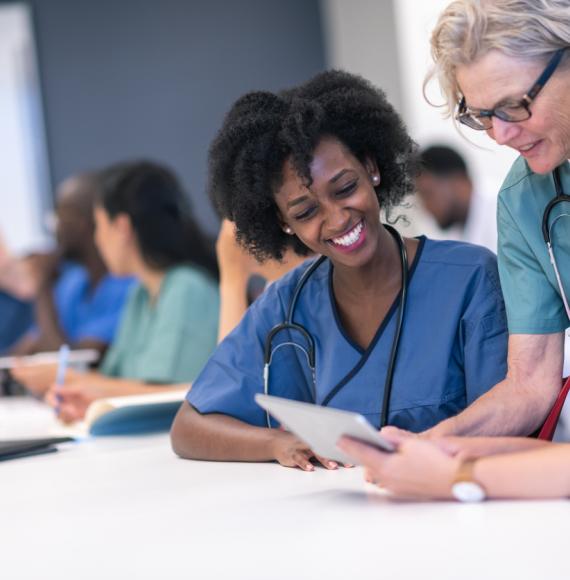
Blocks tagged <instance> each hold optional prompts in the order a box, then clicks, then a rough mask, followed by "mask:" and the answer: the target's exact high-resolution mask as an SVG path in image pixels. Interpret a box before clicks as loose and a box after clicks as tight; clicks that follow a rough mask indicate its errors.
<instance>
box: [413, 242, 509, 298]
mask: <svg viewBox="0 0 570 580" xmlns="http://www.w3.org/2000/svg"><path fill="white" fill-rule="evenodd" d="M422 259H423V261H424V263H425V264H426V265H427V266H428V268H426V270H427V271H428V272H429V276H430V280H437V281H438V282H439V283H441V284H443V285H444V286H447V285H448V284H449V282H450V280H455V283H456V284H457V285H458V286H456V290H458V289H459V288H460V287H463V288H464V289H465V291H468V289H469V288H471V289H473V288H480V287H484V288H486V292H487V293H488V294H489V298H491V297H492V296H493V297H495V298H496V297H501V296H502V294H501V283H500V280H499V271H498V266H497V256H496V255H495V254H494V253H493V252H492V251H491V250H489V249H488V248H484V247H483V246H477V245H475V244H471V243H468V242H457V241H450V240H442V241H440V240H426V243H425V247H424V253H423V255H422ZM500 300H502V298H500Z"/></svg>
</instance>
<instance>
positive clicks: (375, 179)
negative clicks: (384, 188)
mask: <svg viewBox="0 0 570 580" xmlns="http://www.w3.org/2000/svg"><path fill="white" fill-rule="evenodd" d="M363 165H364V169H366V172H367V173H368V175H369V176H370V181H371V182H372V186H373V187H378V186H379V185H380V181H381V180H382V178H381V175H380V170H379V169H378V165H377V163H376V160H375V159H373V158H372V157H370V156H369V155H367V156H366V157H365V158H364V163H363Z"/></svg>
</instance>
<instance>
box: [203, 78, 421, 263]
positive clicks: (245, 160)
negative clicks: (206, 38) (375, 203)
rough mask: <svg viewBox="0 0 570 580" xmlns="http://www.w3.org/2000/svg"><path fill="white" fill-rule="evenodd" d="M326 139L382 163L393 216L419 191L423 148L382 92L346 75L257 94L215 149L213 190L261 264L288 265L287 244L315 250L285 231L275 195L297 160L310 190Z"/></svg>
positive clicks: (232, 114) (384, 194)
mask: <svg viewBox="0 0 570 580" xmlns="http://www.w3.org/2000/svg"><path fill="white" fill-rule="evenodd" d="M324 136H333V137H336V138H337V139H338V140H339V141H341V142H342V143H343V144H344V145H345V146H346V147H347V148H348V149H349V150H350V151H351V152H352V154H353V155H354V156H355V157H356V158H357V159H359V160H360V161H364V159H365V157H366V156H369V157H372V158H373V159H375V160H376V163H377V165H378V168H379V170H380V174H381V175H382V181H381V184H380V185H379V186H378V187H376V193H377V195H378V200H379V202H380V206H381V207H382V208H383V209H384V210H386V211H387V212H389V210H390V209H391V208H393V207H394V206H396V205H398V204H399V203H400V202H401V201H402V199H403V198H404V196H405V195H407V194H408V193H411V192H412V191H413V179H414V177H415V174H416V167H417V165H416V164H417V162H416V145H415V143H414V142H413V141H412V140H411V139H410V137H409V135H408V133H407V131H406V128H405V126H404V124H403V122H402V120H401V119H400V117H399V115H398V114H397V113H396V111H395V110H394V108H393V107H392V106H391V105H390V104H389V103H388V101H387V100H386V95H385V94H384V92H383V91H381V90H380V89H378V88H376V87H374V86H373V85H372V84H371V83H369V82H368V81H366V80H365V79H363V78H362V77H359V76H357V75H353V74H349V73H347V72H343V71H338V70H337V71H335V70H333V71H328V72H324V73H321V74H319V75H317V76H315V77H314V78H312V79H311V80H309V81H307V82H306V83H304V84H302V85H300V86H298V87H296V88H294V89H290V90H287V91H282V92H280V93H270V92H251V93H248V94H246V95H244V96H243V97H241V98H240V99H238V100H237V101H236V103H235V104H234V106H233V107H232V109H231V110H230V111H229V113H228V114H227V116H226V118H225V120H224V124H223V126H222V128H221V130H220V132H219V133H218V135H217V137H216V139H215V140H214V142H213V143H212V146H211V148H210V157H209V169H210V182H209V191H210V196H211V198H212V201H213V203H214V205H215V206H216V208H217V210H218V211H219V213H220V214H221V215H222V216H223V217H225V218H228V219H230V220H231V221H233V222H235V224H236V230H237V238H238V241H239V242H240V243H241V244H242V245H243V246H244V247H245V248H246V249H247V250H249V251H250V252H251V253H253V254H254V255H255V256H256V257H257V258H258V259H260V260H264V259H267V258H275V259H278V260H281V259H282V257H283V252H284V250H285V249H286V248H287V247H288V246H291V245H292V246H293V248H294V250H295V252H296V253H298V254H300V255H306V254H307V253H308V252H309V250H308V248H307V247H306V246H305V245H304V244H302V243H301V242H300V241H299V240H298V239H297V238H296V237H295V236H290V235H287V234H285V233H284V232H283V230H282V229H281V224H280V220H279V214H278V209H277V205H276V203H275V200H274V195H275V193H276V191H278V189H279V188H280V186H281V184H282V179H283V176H282V174H283V167H284V164H285V161H286V160H288V159H290V160H291V162H292V164H293V166H294V167H295V169H296V171H297V172H298V174H299V176H300V177H301V178H302V179H303V180H304V182H305V183H306V184H307V185H308V186H310V185H311V183H312V179H311V173H310V168H309V166H310V163H311V161H312V156H313V151H314V150H315V148H316V146H317V145H318V143H319V141H320V140H321V139H322V138H323V137H324Z"/></svg>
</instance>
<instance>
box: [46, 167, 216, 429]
mask: <svg viewBox="0 0 570 580" xmlns="http://www.w3.org/2000/svg"><path fill="white" fill-rule="evenodd" d="M95 222H96V242H97V245H98V247H99V250H100V252H101V255H102V256H103V258H104V260H105V262H106V264H107V266H108V268H109V270H111V271H112V272H113V273H114V274H116V275H119V276H126V275H128V276H134V277H136V278H137V279H138V281H139V284H138V285H137V286H136V287H135V288H134V289H133V291H132V293H131V295H130V297H129V300H128V302H127V305H126V307H125V312H124V314H123V317H122V320H121V324H120V327H119V330H118V333H117V337H116V338H115V340H114V342H113V344H112V345H111V348H110V350H109V351H108V352H107V354H106V356H105V358H104V360H103V362H102V364H101V367H100V372H97V373H87V374H83V373H75V372H71V371H69V372H68V373H67V377H66V382H65V385H63V386H61V387H57V388H54V389H53V390H52V391H51V392H50V395H49V397H48V400H50V401H51V402H52V403H53V404H54V405H57V406H58V407H59V410H60V417H61V418H62V419H63V420H65V421H73V420H76V419H80V418H82V417H83V415H84V413H85V410H86V408H87V406H88V405H89V404H90V403H91V402H92V401H93V400H95V399H98V398H101V397H112V396H120V395H130V394H141V393H147V392H152V391H158V390H163V389H164V388H167V387H165V386H164V385H166V384H169V383H187V382H190V381H192V380H193V379H194V378H195V377H196V375H197V374H198V372H199V371H200V369H201V368H202V366H203V365H204V363H205V362H206V360H207V358H208V356H209V355H210V353H211V351H212V350H213V348H214V346H215V344H216V332H217V323H218V306H219V305H218V302H219V301H218V293H217V288H216V282H215V278H214V276H215V275H216V266H215V259H214V257H213V252H210V248H209V247H208V245H207V241H206V239H205V238H204V236H203V234H202V233H201V232H200V230H199V228H198V227H197V225H196V224H195V222H194V220H193V218H192V215H191V213H190V208H189V205H188V200H187V199H186V195H185V194H184V192H183V190H182V188H181V186H180V184H179V182H178V180H177V178H176V176H175V175H173V174H172V173H171V172H170V170H168V169H167V168H165V167H163V166H161V165H158V164H156V163H151V162H146V161H143V162H135V163H124V164H119V165H115V166H113V167H111V168H109V169H107V170H106V171H105V172H104V173H103V175H102V194H101V197H100V199H99V200H98V203H97V204H96V207H95ZM171 388H172V387H171ZM56 392H57V396H56Z"/></svg>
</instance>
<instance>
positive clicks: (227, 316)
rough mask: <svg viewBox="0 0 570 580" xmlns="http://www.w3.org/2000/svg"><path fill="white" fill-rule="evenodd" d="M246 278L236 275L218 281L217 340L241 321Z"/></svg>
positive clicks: (245, 306) (244, 307) (244, 303)
mask: <svg viewBox="0 0 570 580" xmlns="http://www.w3.org/2000/svg"><path fill="white" fill-rule="evenodd" d="M246 288H247V279H245V278H243V277H242V276H236V277H234V278H231V279H230V280H229V281H226V280H224V278H222V281H221V283H220V323H219V327H218V342H221V341H222V340H223V339H224V338H225V337H226V336H227V335H228V334H229V333H230V332H231V331H232V330H233V329H234V328H235V327H236V326H237V325H238V324H239V322H240V321H241V319H242V317H243V315H244V314H245V311H246V310H247V296H246Z"/></svg>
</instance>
